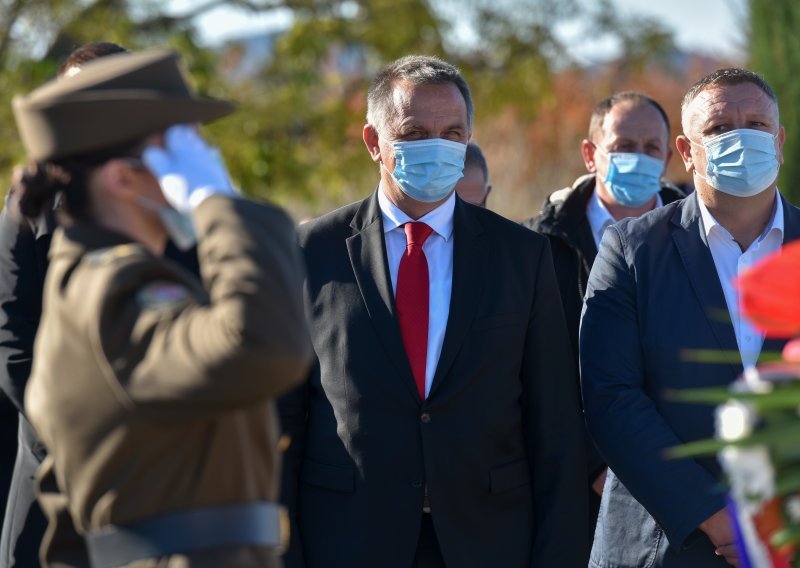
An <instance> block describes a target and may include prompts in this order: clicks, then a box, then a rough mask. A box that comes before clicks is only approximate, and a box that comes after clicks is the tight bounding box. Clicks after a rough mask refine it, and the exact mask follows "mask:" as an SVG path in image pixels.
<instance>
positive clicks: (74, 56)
mask: <svg viewBox="0 0 800 568" xmlns="http://www.w3.org/2000/svg"><path fill="white" fill-rule="evenodd" d="M115 53H128V50H127V49H125V48H124V47H122V46H121V45H117V44H116V43H111V42H108V41H96V42H92V43H87V44H84V45H82V46H80V47H78V48H77V49H75V50H74V51H73V52H72V53H70V54H69V55H68V56H67V58H66V59H65V60H64V62H63V63H62V64H61V66H60V67H59V68H58V75H59V77H60V76H62V75H64V73H66V72H67V70H68V69H71V68H73V67H82V66H83V65H85V64H86V63H88V62H89V61H94V60H95V59H98V58H100V57H105V56H106V55H114V54H115Z"/></svg>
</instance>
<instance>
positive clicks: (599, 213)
mask: <svg viewBox="0 0 800 568" xmlns="http://www.w3.org/2000/svg"><path fill="white" fill-rule="evenodd" d="M662 205H664V202H663V201H662V200H661V195H659V194H656V204H655V207H653V209H658V208H659V207H661V206H662ZM586 218H587V219H588V220H589V227H591V229H592V237H594V244H595V246H596V247H597V248H598V249H599V248H600V241H601V240H603V233H604V232H605V230H606V229H607V228H608V227H610V226H611V225H613V224H614V223H616V222H617V220H616V219H614V216H613V215H611V212H610V211H609V210H608V208H607V207H606V206H605V203H603V202H602V201H601V200H600V196H598V195H597V185H596V184H595V186H594V191H593V192H592V197H591V199H589V203H587V204H586Z"/></svg>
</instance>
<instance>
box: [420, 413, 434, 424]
mask: <svg viewBox="0 0 800 568" xmlns="http://www.w3.org/2000/svg"><path fill="white" fill-rule="evenodd" d="M419 419H420V421H421V422H422V423H423V424H427V423H428V422H430V421H431V415H430V414H428V413H427V412H423V413H422V414H420V417H419Z"/></svg>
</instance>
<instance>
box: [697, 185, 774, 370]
mask: <svg viewBox="0 0 800 568" xmlns="http://www.w3.org/2000/svg"><path fill="white" fill-rule="evenodd" d="M697 202H698V203H699V205H700V215H701V220H702V222H703V230H704V231H705V234H706V239H707V240H708V247H709V249H711V256H712V257H713V258H714V266H715V267H716V269H717V275H718V276H719V283H720V284H721V285H722V291H723V293H724V294H725V303H726V304H727V305H728V312H729V313H730V316H731V323H732V324H733V331H734V332H735V333H736V343H737V344H738V346H739V354H740V355H741V357H742V364H743V365H744V366H745V367H749V366H753V365H755V364H756V362H757V361H758V356H759V354H760V353H761V347H762V346H763V344H764V336H763V335H762V334H761V333H759V331H758V330H757V329H756V328H754V327H753V326H752V325H750V322H749V321H747V318H743V317H742V316H741V309H740V308H741V306H740V304H739V294H738V293H737V291H736V289H735V288H734V287H733V279H734V278H735V277H736V276H738V275H739V274H741V273H742V272H744V271H745V270H746V269H747V268H749V267H750V266H752V265H753V264H755V263H756V262H758V261H759V260H761V259H762V258H764V257H766V256H768V255H770V254H772V253H774V252H776V251H778V250H780V248H781V245H782V243H783V204H782V203H781V199H780V196H779V194H778V193H777V192H776V193H775V202H776V205H775V208H774V210H773V212H772V219H770V222H769V223H767V227H766V228H765V229H764V232H763V233H761V235H760V236H759V237H758V238H757V239H756V240H755V241H753V242H752V243H751V244H750V246H749V247H748V249H747V250H746V251H744V252H742V249H741V248H740V247H739V244H738V243H737V242H736V241H735V240H734V239H733V236H731V234H730V233H729V232H728V230H727V229H726V228H725V227H723V226H722V225H720V224H719V223H718V222H717V220H716V219H714V216H713V215H712V214H711V212H710V211H709V210H708V208H707V207H706V205H705V203H703V201H702V200H701V199H699V196H698V199H697Z"/></svg>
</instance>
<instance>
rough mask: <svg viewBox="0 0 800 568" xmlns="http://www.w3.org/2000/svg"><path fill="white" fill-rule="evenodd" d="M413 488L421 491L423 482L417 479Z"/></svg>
mask: <svg viewBox="0 0 800 568" xmlns="http://www.w3.org/2000/svg"><path fill="white" fill-rule="evenodd" d="M411 487H413V488H414V489H420V488H421V487H422V480H421V479H415V480H414V481H412V482H411Z"/></svg>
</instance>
